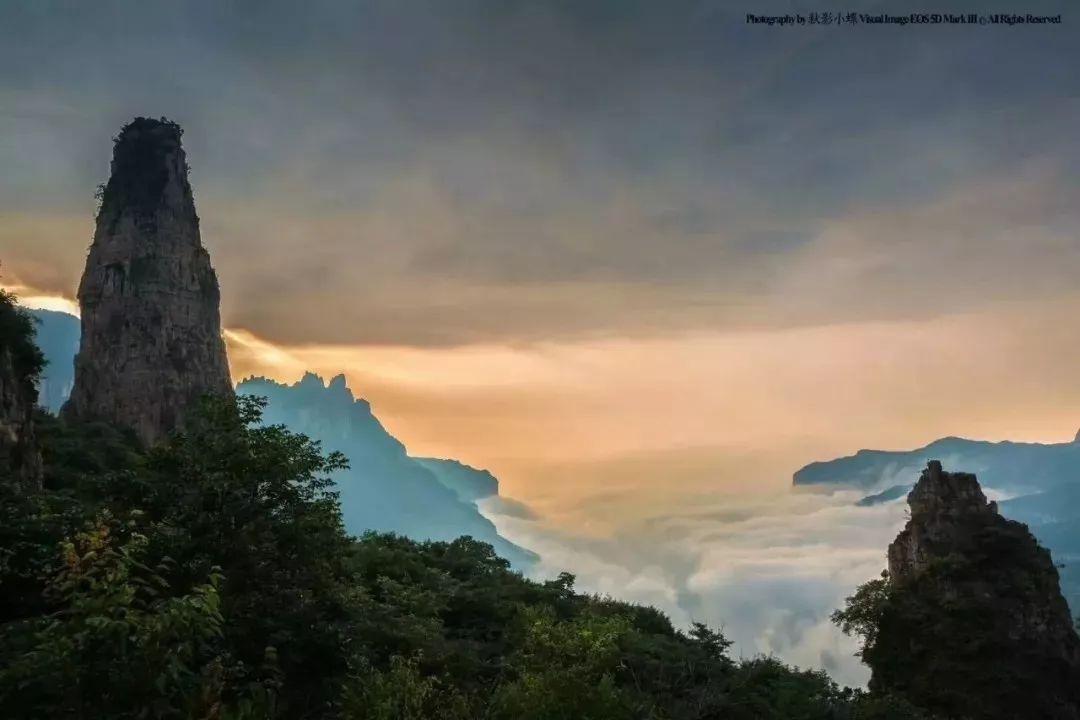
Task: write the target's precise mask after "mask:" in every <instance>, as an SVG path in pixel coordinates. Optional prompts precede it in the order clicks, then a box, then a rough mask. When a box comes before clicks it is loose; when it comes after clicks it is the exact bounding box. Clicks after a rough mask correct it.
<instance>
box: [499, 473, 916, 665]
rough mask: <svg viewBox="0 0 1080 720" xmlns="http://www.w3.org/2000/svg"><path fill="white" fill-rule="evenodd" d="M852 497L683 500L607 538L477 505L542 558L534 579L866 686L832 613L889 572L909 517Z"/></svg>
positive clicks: (790, 494) (597, 507) (743, 651)
mask: <svg viewBox="0 0 1080 720" xmlns="http://www.w3.org/2000/svg"><path fill="white" fill-rule="evenodd" d="M856 497H857V493H850V492H847V493H838V494H835V495H824V494H813V493H800V492H796V491H781V492H771V493H769V494H767V495H762V496H757V497H753V498H748V497H747V496H745V495H738V494H734V493H724V492H719V493H717V494H715V495H714V496H713V498H712V500H711V503H709V504H708V505H706V506H701V504H700V503H693V504H692V503H684V505H683V507H682V508H681V509H678V510H675V511H673V512H671V513H670V514H665V515H657V516H653V517H649V518H646V519H645V520H642V521H640V522H636V523H631V524H628V525H622V526H620V527H618V528H617V529H615V530H614V531H613V532H612V533H611V534H610V535H606V536H599V537H597V536H593V537H590V536H583V535H581V534H580V533H575V532H572V531H567V530H558V529H555V528H552V527H551V526H550V525H548V524H545V522H544V521H543V519H541V520H522V519H520V518H515V517H510V516H507V515H504V514H500V513H499V511H498V509H497V507H495V506H493V505H491V504H482V506H481V507H482V510H484V512H485V514H487V515H488V516H489V517H490V518H491V519H492V520H493V521H494V522H495V523H496V525H497V526H498V528H499V532H500V533H502V534H504V535H506V536H507V537H509V538H511V539H512V540H513V541H514V542H518V543H522V544H524V545H525V546H527V547H529V548H531V549H533V550H534V551H536V552H538V553H539V554H540V556H541V558H542V560H541V564H540V565H539V567H538V568H537V570H536V575H537V576H538V577H553V576H554V575H555V574H556V573H558V572H561V571H564V570H567V571H570V572H573V573H575V574H576V575H577V578H578V582H577V585H578V589H579V590H582V591H586V592H594V593H601V594H611V595H614V596H616V597H619V598H621V599H625V600H629V601H631V602H640V603H646V604H650V605H655V606H656V607H659V608H661V609H663V610H664V611H665V612H667V613H668V614H669V615H671V617H672V619H673V621H674V622H675V623H676V625H678V626H682V627H687V626H688V625H689V623H690V621H692V620H694V621H699V622H707V623H709V624H710V625H712V626H714V627H723V629H724V632H725V634H726V635H727V636H728V637H729V638H731V639H732V640H734V641H735V642H736V645H735V652H736V653H738V654H740V655H742V656H748V657H749V656H754V655H757V654H762V653H764V654H776V655H778V656H780V657H782V658H783V659H785V660H786V661H788V662H791V663H795V664H798V665H800V666H803V667H824V668H826V669H828V670H829V671H830V673H831V674H832V675H833V676H834V677H835V678H837V679H838V680H839V681H841V682H844V683H848V684H853V685H861V684H863V683H864V682H865V681H866V679H867V675H868V673H867V671H866V669H865V668H864V667H862V666H861V665H860V664H859V662H858V661H857V660H856V659H855V658H854V657H853V654H852V653H853V652H854V650H855V644H854V641H853V640H852V639H851V638H847V637H844V636H843V635H842V634H841V633H839V631H838V630H837V629H836V628H834V627H833V626H832V625H831V623H830V622H829V621H828V616H829V614H830V613H831V612H832V611H833V610H834V609H836V608H838V607H842V606H843V602H844V598H845V597H846V596H848V595H850V594H851V593H852V592H853V590H854V589H855V587H856V586H857V585H859V584H861V583H863V582H865V581H866V580H869V579H872V578H874V577H876V576H877V575H878V574H879V573H880V571H881V570H882V569H883V568H884V566H885V548H886V547H887V546H888V544H889V542H891V541H892V538H893V537H894V536H895V534H896V532H897V531H898V530H899V528H900V526H902V524H903V522H904V511H903V507H902V505H899V504H889V505H886V506H880V507H874V508H857V507H855V506H853V504H852V503H853V502H854V500H855V499H856ZM588 512H592V513H599V512H602V505H601V504H598V503H594V504H592V505H591V507H590V508H589V509H588Z"/></svg>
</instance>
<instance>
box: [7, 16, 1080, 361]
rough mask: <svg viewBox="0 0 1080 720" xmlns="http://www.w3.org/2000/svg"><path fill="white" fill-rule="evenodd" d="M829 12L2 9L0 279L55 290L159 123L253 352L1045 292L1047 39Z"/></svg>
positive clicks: (1065, 46) (1067, 100) (1062, 78)
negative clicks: (171, 128) (135, 126)
mask: <svg viewBox="0 0 1080 720" xmlns="http://www.w3.org/2000/svg"><path fill="white" fill-rule="evenodd" d="M862 5H872V4H871V3H862ZM1057 5H1060V3H1053V2H1044V3H1041V5H1040V8H1038V11H1040V12H1042V11H1044V10H1045V11H1052V10H1053V9H1054V8H1055V7H1056V6H1057ZM853 9H858V8H853ZM1034 11H1036V10H1034V9H1033V12H1034ZM839 29H840V28H817V29H813V28H807V29H803V30H795V31H793V32H785V31H780V32H778V31H777V30H776V29H775V28H774V29H763V28H752V27H748V26H746V25H745V23H744V22H743V21H742V16H741V14H740V13H738V12H734V11H730V10H727V9H724V8H722V7H720V5H719V4H716V3H709V2H691V1H690V0H686V1H685V2H675V3H664V4H656V3H647V2H618V3H616V2H593V3H588V4H587V6H585V5H582V4H581V3H573V2H562V1H561V0H558V1H555V2H549V3H540V4H537V3H526V2H505V1H503V0H475V1H471V2H465V3H453V4H447V3H440V2H432V1H430V0H410V1H409V2H388V1H387V0H366V1H365V2H361V3H351V2H343V1H340V0H337V1H335V0H319V1H318V2H313V3H306V4H304V5H303V6H301V5H296V4H295V3H286V2H269V3H259V4H257V5H256V4H254V3H217V2H202V1H197V2H191V3H184V4H182V5H175V4H174V5H166V4H160V3H141V4H139V5H138V7H133V6H131V4H130V3H125V2H120V1H118V0H113V1H111V2H102V3H95V5H94V8H93V11H90V10H88V9H87V8H86V6H85V4H82V3H65V2H60V3H53V4H50V5H49V6H48V7H46V6H36V5H32V4H31V5H27V4H15V5H10V6H5V7H4V8H3V9H2V10H0V107H2V108H4V109H3V110H0V137H2V138H12V139H17V141H12V142H4V143H0V164H2V165H3V166H4V167H5V168H7V169H8V172H6V173H5V174H4V176H3V177H2V178H0V228H8V229H6V230H0V233H3V234H0V239H2V240H3V246H2V247H3V255H4V257H3V260H4V262H5V264H6V265H5V266H6V268H7V269H6V272H10V273H13V274H15V275H17V276H18V277H19V278H20V282H21V283H22V284H25V285H27V286H31V287H34V288H37V290H39V291H41V292H42V293H45V292H49V293H58V292H59V293H66V294H68V295H70V294H72V293H73V292H74V285H75V283H76V282H77V278H78V272H79V266H80V265H81V263H82V259H83V257H84V252H85V247H86V241H87V237H88V235H89V232H90V230H91V222H90V216H91V214H92V212H93V200H92V195H93V188H94V186H95V185H96V184H97V183H99V182H101V181H103V180H104V179H105V175H106V173H107V171H108V139H109V138H110V137H111V136H112V135H113V134H114V133H115V132H116V130H117V128H118V127H119V125H120V124H121V123H122V122H124V121H125V120H127V119H129V118H130V117H131V116H132V115H135V114H151V115H158V114H166V115H170V116H173V117H175V118H176V119H178V120H179V121H180V122H181V123H182V124H183V125H184V126H185V127H186V128H187V134H186V136H185V143H186V145H187V149H188V154H189V158H190V160H191V162H192V164H193V166H194V171H193V179H194V182H195V192H196V200H197V203H198V207H199V209H200V213H201V215H202V218H203V230H204V240H205V243H206V245H207V246H208V248H209V249H210V251H211V254H212V257H213V258H214V262H215V264H216V266H217V268H218V270H219V273H220V276H221V282H222V286H223V298H224V310H225V317H226V320H227V322H228V323H229V325H230V326H232V327H234V328H237V329H245V330H248V331H250V332H252V333H254V334H256V335H258V336H260V337H263V338H265V339H268V340H271V341H274V342H276V343H279V344H311V343H317V344H331V343H336V344H366V345H372V344H395V345H415V346H429V347H436V346H442V347H445V346H458V345H467V344H472V343H506V344H513V343H519V344H520V343H536V342H544V341H566V340H577V339H582V338H597V337H616V336H624V337H625V336H634V337H658V336H672V335H678V334H683V333H687V332H693V331H699V330H702V329H709V330H717V329H730V328H748V327H751V328H765V327H784V326H801V325H807V324H820V323H823V322H837V321H840V320H853V319H858V320H873V319H887V318H895V317H905V318H910V317H912V316H918V317H926V316H930V315H933V314H935V313H938V312H939V311H941V310H942V309H948V310H950V311H956V310H959V309H968V308H971V307H981V306H982V305H985V303H987V302H989V301H991V300H994V299H996V298H1000V297H1002V296H1007V297H1009V298H1012V297H1030V296H1031V295H1033V294H1036V293H1045V292H1050V291H1051V290H1054V289H1060V287H1061V286H1062V284H1063V283H1064V280H1065V278H1066V277H1067V276H1069V272H1070V270H1071V269H1073V268H1074V266H1075V258H1074V257H1073V256H1072V254H1071V249H1072V248H1073V247H1075V242H1073V237H1072V235H1071V234H1070V230H1069V228H1071V227H1073V226H1074V225H1075V221H1076V219H1077V218H1076V216H1075V211H1070V210H1069V209H1068V208H1069V204H1070V203H1072V206H1073V207H1075V206H1076V205H1077V203H1075V202H1073V201H1074V200H1075V199H1076V194H1077V176H1076V173H1075V171H1074V170H1072V169H1070V168H1073V167H1075V166H1076V165H1077V163H1076V162H1075V161H1076V160H1077V157H1076V145H1075V143H1074V142H1072V140H1071V138H1072V128H1073V127H1075V125H1076V123H1077V121H1078V120H1080V106H1078V105H1077V103H1076V101H1075V99H1071V98H1075V95H1076V93H1075V92H1073V91H1075V90H1076V89H1077V88H1078V87H1080V70H1077V68H1078V67H1080V63H1077V62H1074V61H1075V60H1076V58H1077V52H1078V50H1077V47H1078V46H1077V45H1076V44H1075V43H1073V42H1071V36H1070V32H1069V31H1068V29H1067V28H1054V29H1049V30H1048V29H1045V28H1043V29H1032V28H1021V29H1016V28H1010V29H1002V28H987V29H981V30H979V31H977V32H969V33H965V34H964V35H962V36H961V35H959V34H957V33H956V32H954V31H953V30H952V29H949V30H948V33H946V32H944V31H942V30H943V29H940V28H939V29H933V28H926V29H924V30H923V31H919V32H911V31H910V28H909V29H903V30H900V29H896V28H892V29H870V28H856V29H853V32H846V33H843V34H838V33H836V32H832V31H835V30H839ZM939 31H940V32H939ZM166 58H168V59H170V60H166ZM868 58H874V59H873V60H868ZM171 59H175V61H174V60H171ZM28 78H33V80H32V81H31V80H28ZM1032 168H1036V170H1032ZM1038 168H1041V169H1038ZM1033 173H1034V175H1033ZM1040 173H1041V174H1040ZM1035 175H1037V177H1035ZM965 198H967V199H966V200H965ZM1042 212H1046V213H1050V214H1052V215H1053V217H1052V218H1048V217H1045V216H1044V217H1043V218H1042V219H1041V220H1040V213H1042ZM15 215H18V216H19V217H18V218H16V217H15ZM58 217H62V218H75V219H77V220H76V221H75V222H68V224H67V225H66V226H65V227H63V228H61V227H59V226H58V225H57V222H58V221H57V218H58ZM65 222H66V221H65ZM905 231H906V232H905ZM942 237H945V238H947V239H948V240H947V242H940V241H939V240H940V238H942ZM1010 238H1011V239H1012V248H1013V250H1012V251H1011V252H1010V251H1009V250H1008V247H1009V240H1010ZM1020 247H1024V248H1028V249H1034V250H1035V251H1034V252H1028V253H1027V254H1026V255H1025V262H1024V263H1023V264H1022V265H1021V264H1019V263H1018V262H1016V255H1017V254H1018V253H1019V252H1021V250H1020V249H1019V248H1020ZM928 268H936V270H932V271H929V270H928ZM1012 271H1016V272H1020V273H1022V274H1021V275H1020V277H1019V278H1016V281H1014V282H1009V281H1008V280H1009V279H1010V278H1013V276H1011V275H1010V274H1009V273H1010V272H1012ZM1046 276H1050V277H1052V278H1053V279H1054V280H1053V282H1051V283H1049V284H1047V283H1044V282H1036V281H1034V279H1035V278H1044V277H1046ZM931 298H932V299H931Z"/></svg>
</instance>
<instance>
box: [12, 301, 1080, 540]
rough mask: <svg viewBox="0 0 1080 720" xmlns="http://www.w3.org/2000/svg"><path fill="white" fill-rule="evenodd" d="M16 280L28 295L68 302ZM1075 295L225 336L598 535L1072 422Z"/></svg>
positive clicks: (1078, 420)
mask: <svg viewBox="0 0 1080 720" xmlns="http://www.w3.org/2000/svg"><path fill="white" fill-rule="evenodd" d="M16 289H17V290H20V291H21V292H22V295H23V301H24V302H25V303H26V304H28V305H34V306H43V307H52V308H54V309H68V308H70V301H66V300H63V299H61V298H56V297H47V296H40V295H39V296H35V295H33V294H32V290H30V289H28V288H16ZM1077 310H1080V297H1076V298H1056V299H1054V300H1053V301H1052V302H1050V301H1047V302H1042V303H1034V302H1032V303H1022V304H1009V305H1003V306H1000V307H996V308H991V309H988V310H987V311H985V312H982V313H971V314H966V315H943V316H940V317H936V318H933V319H929V320H925V321H910V320H909V321H896V322H878V323H853V324H843V325H824V326H818V327H807V328H800V329H787V330H773V331H746V332H735V331H732V332H726V333H725V332H716V333H706V332H699V333H695V334H687V335H684V336H680V337H671V338H665V339H653V340H646V339H638V340H633V339H619V340H593V341H584V342H564V343H547V344H533V345H528V346H520V347H510V346H505V345H496V344H478V345H469V346H461V347H456V348H415V347H412V348H410V347H394V346H366V347H356V346H345V345H322V346H315V345H308V346H295V347H288V346H281V345H274V344H271V343H269V342H267V341H264V340H261V339H260V338H258V337H256V336H254V335H253V334H251V333H250V332H248V331H245V330H242V329H229V330H226V332H225V336H226V340H227V343H228V347H229V357H230V362H231V364H232V368H233V374H234V377H235V378H238V379H239V378H242V377H245V376H247V375H250V374H262V375H267V376H269V377H273V378H275V379H278V380H281V381H294V380H296V379H298V378H299V376H300V375H301V374H302V373H303V372H304V371H305V370H312V371H315V372H317V373H320V374H322V375H324V376H326V377H329V376H331V375H334V374H337V373H339V372H344V373H345V375H346V377H347V378H348V380H349V385H350V386H351V387H352V388H353V389H354V390H355V392H356V393H357V394H358V395H360V396H363V397H366V398H368V399H369V400H370V401H371V402H372V405H373V407H374V410H375V412H376V414H377V415H378V416H379V417H380V419H382V421H383V422H384V424H386V426H387V427H388V428H389V429H390V431H391V432H392V433H394V434H395V435H396V436H398V437H399V438H400V439H402V440H403V441H404V442H405V443H406V445H407V446H408V447H409V449H410V452H412V453H413V454H418V455H438V456H447V457H456V458H460V459H462V460H464V461H465V462H468V463H471V464H474V465H477V466H482V467H487V468H490V469H491V470H493V471H494V472H495V473H496V474H497V475H498V476H499V478H500V480H501V481H502V485H503V491H504V494H506V495H509V496H512V497H516V498H519V499H521V500H524V501H526V502H528V503H530V504H531V505H533V506H534V507H535V508H536V509H538V510H539V511H540V512H542V513H544V514H545V515H547V516H548V517H549V518H550V519H552V520H553V521H554V522H556V523H558V524H565V525H567V526H575V527H579V528H581V527H586V526H587V527H591V528H594V529H596V530H597V531H598V532H603V531H604V529H605V528H609V527H610V522H613V521H614V519H615V517H617V518H618V519H619V522H620V523H622V522H628V521H631V520H632V519H633V518H634V517H645V516H647V515H650V514H656V513H659V512H662V511H663V509H664V503H665V502H668V503H672V504H673V505H677V504H685V502H686V497H687V496H692V495H693V494H695V493H714V494H716V493H720V494H723V493H727V492H732V491H735V492H739V493H746V492H751V491H754V490H760V491H763V492H774V491H775V490H776V489H778V487H781V486H784V485H786V484H787V483H789V482H790V476H791V473H792V472H793V471H794V470H795V469H796V468H798V467H799V466H800V465H801V464H803V463H805V462H809V461H812V460H815V459H826V458H830V457H834V456H837V455H840V454H847V453H850V452H853V451H854V450H857V449H859V448H862V447H887V448H906V447H914V446H917V445H919V444H922V443H925V442H928V441H930V440H932V439H935V438H937V437H941V436H944V435H966V436H970V437H978V438H988V439H1013V440H1036V441H1063V440H1066V439H1069V438H1070V437H1071V436H1072V434H1073V432H1074V430H1075V428H1076V427H1077V426H1078V425H1080V416H1078V414H1077V413H1076V411H1075V408H1077V407H1080V383H1078V382H1076V377H1075V375H1076V373H1075V365H1076V363H1075V359H1076V358H1078V357H1080V339H1078V338H1077V337H1076V334H1075V333H1073V332H1071V331H1070V325H1069V319H1070V318H1071V317H1075V316H1076V315H1075V313H1076V312H1077ZM598 504H599V506H602V507H603V508H604V511H603V512H597V508H598Z"/></svg>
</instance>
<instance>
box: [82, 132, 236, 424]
mask: <svg viewBox="0 0 1080 720" xmlns="http://www.w3.org/2000/svg"><path fill="white" fill-rule="evenodd" d="M181 134H182V131H181V130H180V128H179V126H177V125H176V124H174V123H170V122H167V121H164V120H162V121H158V120H148V119H145V118H137V119H135V120H134V121H133V122H131V123H130V124H129V125H127V126H126V127H124V128H123V130H121V132H120V135H119V137H118V138H117V140H116V146H115V148H114V149H113V160H112V173H111V176H110V178H109V182H108V184H107V185H106V186H105V189H104V194H103V196H102V204H101V209H100V211H99V212H98V216H97V227H96V230H95V232H94V241H93V244H92V245H91V247H90V254H89V256H88V257H87V260H86V269H85V271H84V273H83V277H82V281H81V283H80V284H79V305H80V307H81V308H82V331H81V336H80V337H81V339H80V346H79V353H78V355H77V356H76V359H75V381H74V386H73V388H72V391H71V396H70V398H69V400H68V402H67V404H66V405H65V406H64V408H63V411H62V414H63V415H64V416H66V417H69V418H85V419H90V418H94V419H101V420H107V421H111V422H115V423H117V424H121V425H125V426H128V427H130V428H132V429H133V430H134V431H135V432H136V434H137V435H138V436H139V438H140V439H141V440H142V441H143V442H144V443H146V444H148V445H150V444H154V443H156V442H157V441H159V440H161V439H162V438H163V437H165V436H167V435H168V434H169V433H170V432H172V431H174V430H176V429H178V428H179V427H181V426H182V424H183V420H184V417H185V415H186V413H187V412H188V411H189V410H190V408H191V407H192V405H193V404H194V403H195V402H197V401H198V399H199V398H200V397H201V396H202V395H205V394H227V393H231V392H232V387H231V383H230V379H229V367H228V362H227V359H226V356H225V345H224V342H223V341H222V338H221V319H220V312H219V302H220V294H219V290H218V283H217V276H216V275H215V274H214V270H213V268H212V267H211V265H210V257H209V255H208V254H207V252H206V250H205V249H204V248H203V246H202V240H201V237H200V235H199V218H198V216H197V215H196V214H195V202H194V199H193V197H192V193H191V186H190V185H189V184H188V179H187V162H186V160H185V156H184V150H183V148H182V147H181V144H180V137H181Z"/></svg>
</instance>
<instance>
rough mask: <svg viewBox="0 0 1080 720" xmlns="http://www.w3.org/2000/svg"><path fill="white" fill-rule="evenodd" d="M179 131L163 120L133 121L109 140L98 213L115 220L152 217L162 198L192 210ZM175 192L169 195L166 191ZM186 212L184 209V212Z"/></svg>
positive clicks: (138, 119) (180, 129) (172, 123)
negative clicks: (127, 213)
mask: <svg viewBox="0 0 1080 720" xmlns="http://www.w3.org/2000/svg"><path fill="white" fill-rule="evenodd" d="M183 135H184V131H183V129H182V128H181V127H180V126H179V125H178V124H176V123H175V122H172V121H171V120H167V119H165V118H161V119H159V120H154V119H151V118H145V117H137V118H135V119H134V120H132V121H131V122H130V123H128V124H127V125H125V126H124V127H123V128H121V130H120V133H119V134H118V135H117V136H116V137H115V138H113V158H112V166H111V173H110V176H109V182H108V184H107V185H106V186H105V188H104V191H103V193H102V202H101V213H102V214H103V215H106V216H117V215H120V214H121V213H124V212H125V211H135V212H139V213H141V214H143V215H151V214H153V213H154V212H155V211H156V210H157V209H158V208H159V207H160V206H161V205H162V201H163V197H164V196H165V195H175V197H170V198H169V204H173V205H177V204H180V205H184V206H191V210H190V212H191V214H192V215H193V214H194V206H193V203H192V198H191V188H190V186H189V185H188V181H187V173H188V165H187V161H186V159H185V156H184V150H183V147H182V145H181V138H182V137H183ZM170 186H171V187H174V188H176V191H174V192H172V193H168V192H167V188H169V187H170ZM184 209H185V210H187V207H185V208H184Z"/></svg>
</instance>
